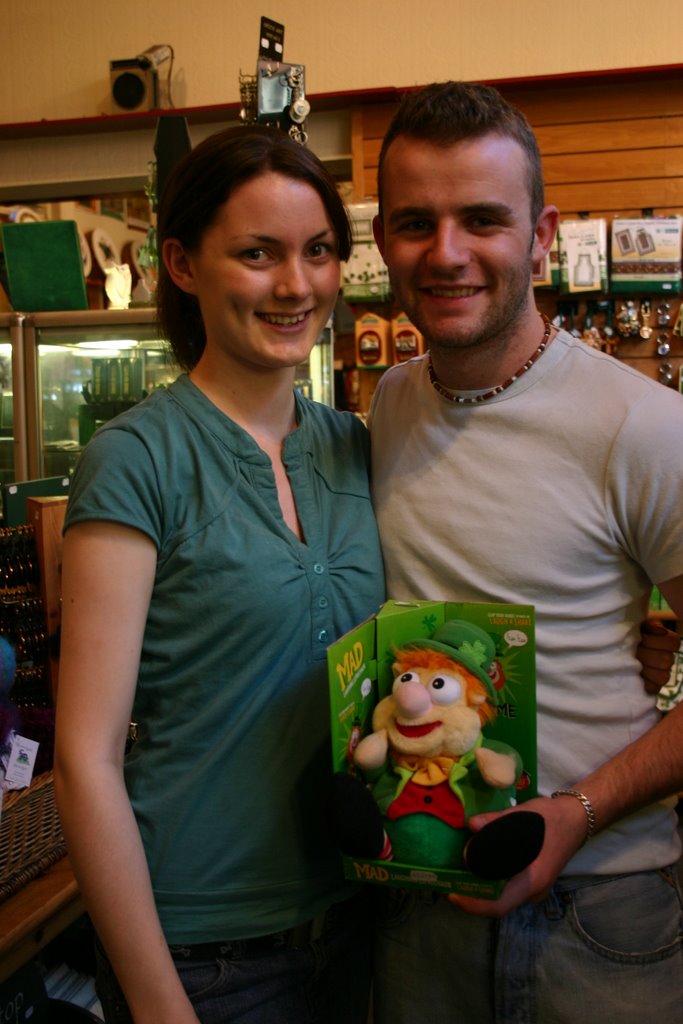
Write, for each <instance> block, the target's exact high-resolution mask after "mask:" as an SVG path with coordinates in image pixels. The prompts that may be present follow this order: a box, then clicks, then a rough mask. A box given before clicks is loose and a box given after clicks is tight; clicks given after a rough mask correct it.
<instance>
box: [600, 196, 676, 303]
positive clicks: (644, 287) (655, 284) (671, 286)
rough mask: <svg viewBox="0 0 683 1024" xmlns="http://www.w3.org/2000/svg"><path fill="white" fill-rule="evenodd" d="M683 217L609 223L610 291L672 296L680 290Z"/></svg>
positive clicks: (615, 220)
mask: <svg viewBox="0 0 683 1024" xmlns="http://www.w3.org/2000/svg"><path fill="white" fill-rule="evenodd" d="M682 226H683V217H680V216H673V217H642V218H632V219H626V218H622V217H615V219H614V220H613V221H612V270H611V279H612V291H614V292H633V291H638V292H648V293H666V292H670V293H671V294H673V295H678V294H680V291H681V276H682V275H681V233H682Z"/></svg>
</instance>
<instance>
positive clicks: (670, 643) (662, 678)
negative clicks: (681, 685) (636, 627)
mask: <svg viewBox="0 0 683 1024" xmlns="http://www.w3.org/2000/svg"><path fill="white" fill-rule="evenodd" d="M640 633H641V639H640V644H639V646H638V650H637V651H636V655H637V657H638V660H639V661H640V663H641V665H642V666H643V668H642V671H641V673H640V674H641V676H642V677H643V683H644V685H645V692H646V693H652V694H656V693H659V691H660V690H661V688H662V687H663V686H665V685H666V684H667V683H668V682H669V677H670V675H671V667H672V665H673V661H674V656H675V654H676V651H677V650H678V648H679V646H680V642H681V638H680V636H679V635H678V633H674V632H672V631H671V630H670V629H667V628H666V626H665V625H664V624H663V623H661V622H659V620H658V619H646V620H645V622H643V623H642V624H641V627H640Z"/></svg>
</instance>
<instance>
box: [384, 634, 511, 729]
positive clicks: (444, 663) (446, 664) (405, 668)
mask: <svg viewBox="0 0 683 1024" xmlns="http://www.w3.org/2000/svg"><path fill="white" fill-rule="evenodd" d="M395 655H396V661H395V663H394V674H395V675H400V674H401V673H402V672H409V671H410V669H412V668H427V669H434V670H437V669H443V670H444V671H445V670H446V669H456V670H457V672H458V673H459V674H460V675H462V676H464V677H465V682H466V684H467V703H468V704H472V700H471V695H472V694H473V693H476V694H477V696H480V697H484V698H485V700H484V702H483V703H482V704H477V705H476V710H477V713H478V715H479V718H480V719H481V724H482V725H486V724H487V723H488V722H492V721H493V720H494V719H495V717H496V709H495V708H494V707H493V706H492V704H491V702H490V700H489V695H488V693H487V692H486V687H485V686H484V684H483V683H482V682H481V680H479V679H477V677H476V676H475V675H474V674H473V673H472V672H470V671H469V670H468V669H466V668H465V666H464V665H462V664H461V663H460V662H459V661H454V660H453V658H450V657H449V656H448V655H447V654H445V653H444V652H443V651H435V650H434V649H433V648H431V647H401V648H399V649H398V650H397V651H396V652H395ZM397 669H398V670H397Z"/></svg>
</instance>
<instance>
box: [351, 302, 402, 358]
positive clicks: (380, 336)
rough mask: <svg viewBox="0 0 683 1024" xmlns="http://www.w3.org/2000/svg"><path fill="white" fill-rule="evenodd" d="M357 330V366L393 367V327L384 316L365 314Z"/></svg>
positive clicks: (358, 323) (358, 322)
mask: <svg viewBox="0 0 683 1024" xmlns="http://www.w3.org/2000/svg"><path fill="white" fill-rule="evenodd" d="M355 328H356V366H359V367H371V368H373V369H377V370H379V369H385V368H386V367H387V366H391V364H392V362H393V359H392V354H391V325H390V323H389V321H388V320H386V319H385V318H384V317H383V316H377V314H376V313H364V314H363V316H359V317H358V318H357V320H356V324H355Z"/></svg>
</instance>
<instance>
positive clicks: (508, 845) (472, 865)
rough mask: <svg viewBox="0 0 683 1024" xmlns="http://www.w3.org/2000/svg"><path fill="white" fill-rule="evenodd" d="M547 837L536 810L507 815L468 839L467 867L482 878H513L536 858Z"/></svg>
mask: <svg viewBox="0 0 683 1024" xmlns="http://www.w3.org/2000/svg"><path fill="white" fill-rule="evenodd" d="M544 838H545V819H544V818H543V817H542V815H540V814H536V812H535V811H515V813H514V814H505V815H504V816H503V817H502V818H496V820H495V821H492V822H490V823H489V824H488V825H485V826H484V828H483V829H481V831H480V832H475V833H474V835H473V836H472V838H471V839H468V841H467V845H466V846H465V852H464V859H465V866H466V868H467V870H468V871H472V872H473V873H474V874H475V875H479V877H480V878H487V879H497V878H512V876H513V875H516V874H517V873H518V872H519V871H523V870H524V868H526V867H528V866H529V864H531V862H532V861H533V860H536V858H537V857H538V855H539V853H540V852H541V849H542V847H543V840H544Z"/></svg>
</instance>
